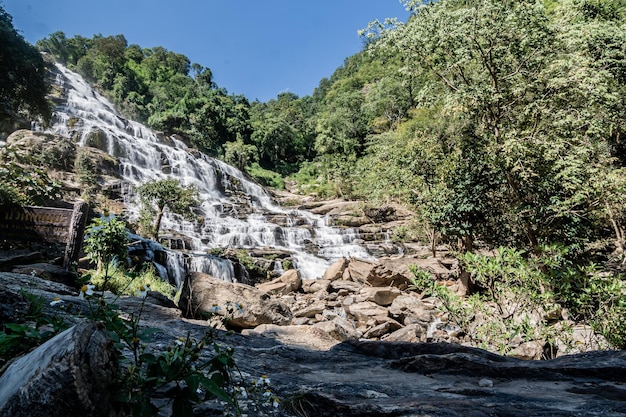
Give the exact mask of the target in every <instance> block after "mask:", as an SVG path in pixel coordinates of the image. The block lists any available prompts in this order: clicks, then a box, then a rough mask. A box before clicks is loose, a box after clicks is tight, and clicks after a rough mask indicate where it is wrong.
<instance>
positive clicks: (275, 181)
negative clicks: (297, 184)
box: [248, 162, 285, 190]
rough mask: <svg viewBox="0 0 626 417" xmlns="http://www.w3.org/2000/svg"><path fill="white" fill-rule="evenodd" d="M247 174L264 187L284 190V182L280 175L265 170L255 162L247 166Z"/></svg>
mask: <svg viewBox="0 0 626 417" xmlns="http://www.w3.org/2000/svg"><path fill="white" fill-rule="evenodd" d="M248 174H250V176H251V177H252V178H254V179H255V180H256V181H258V182H259V184H261V185H263V186H265V187H270V188H276V189H278V190H283V189H285V180H284V178H283V177H282V176H281V175H280V174H278V173H276V172H274V171H270V170H268V169H265V168H263V167H261V166H260V165H259V164H258V163H256V162H255V163H253V164H252V165H250V166H249V168H248Z"/></svg>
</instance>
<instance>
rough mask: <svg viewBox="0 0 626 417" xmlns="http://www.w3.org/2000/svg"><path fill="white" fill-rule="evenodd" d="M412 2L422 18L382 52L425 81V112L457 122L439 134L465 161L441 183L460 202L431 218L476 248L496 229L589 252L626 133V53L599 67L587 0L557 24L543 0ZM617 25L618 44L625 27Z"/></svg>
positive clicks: (566, 7)
mask: <svg viewBox="0 0 626 417" xmlns="http://www.w3.org/2000/svg"><path fill="white" fill-rule="evenodd" d="M409 3H412V4H413V6H414V7H416V10H417V12H416V13H415V15H414V17H413V18H412V19H410V20H409V22H408V23H407V24H406V25H404V26H400V27H399V28H398V29H396V30H393V31H388V32H384V34H383V35H382V37H381V38H379V40H378V41H376V42H373V45H374V47H375V48H392V49H393V50H395V51H396V53H398V54H400V55H401V56H402V59H403V62H404V68H403V69H402V70H403V72H404V73H405V74H411V75H412V76H414V77H416V78H419V79H422V80H424V83H423V86H422V89H421V92H420V93H419V94H418V95H417V96H418V97H419V98H420V100H418V103H417V104H418V105H419V106H421V107H424V108H436V109H438V114H437V115H436V116H435V117H437V118H446V119H449V120H457V121H458V123H455V124H454V125H453V127H454V129H455V130H454V131H450V130H438V129H437V130H435V131H433V132H431V134H434V135H436V136H444V137H447V138H448V145H449V152H450V154H451V155H454V158H456V161H457V162H456V163H454V164H452V165H450V167H451V168H452V169H451V170H450V171H448V172H447V173H442V174H443V178H444V181H443V184H445V190H447V192H452V194H451V195H452V198H450V199H447V203H446V205H444V206H441V205H440V206H439V207H440V208H437V206H433V208H432V209H433V211H432V212H431V213H430V215H431V217H432V218H433V219H437V218H440V219H446V223H447V224H446V228H447V230H449V231H453V230H456V232H455V233H457V234H459V235H460V236H466V237H467V238H468V240H467V241H468V243H470V242H471V241H472V240H473V239H474V238H476V237H478V238H481V239H484V240H487V239H489V238H490V237H491V236H490V234H491V235H492V234H493V233H492V232H489V231H490V230H506V231H507V233H509V236H510V239H512V240H513V241H515V242H517V243H521V241H522V238H525V240H526V241H527V244H529V245H530V246H531V247H532V248H537V247H538V245H539V244H540V243H548V242H551V241H560V242H563V243H569V244H571V243H581V242H584V241H585V240H586V239H588V238H589V236H590V232H591V231H592V230H593V229H594V221H595V218H596V216H597V213H596V212H597V209H596V207H597V205H594V203H593V199H592V198H591V196H590V194H591V193H592V187H590V184H591V182H592V181H593V178H594V175H595V173H597V172H598V170H599V168H600V167H602V166H606V164H609V163H610V160H609V157H610V155H609V154H608V152H607V146H606V145H607V142H609V140H610V138H611V136H612V135H613V136H614V134H613V133H611V132H616V131H617V132H619V131H621V126H622V125H623V121H621V120H620V118H618V117H616V115H617V114H619V112H618V111H617V109H620V108H622V109H623V106H622V101H623V99H622V98H621V97H623V94H621V92H622V91H623V87H621V86H620V81H619V80H618V78H617V77H616V75H614V74H612V73H611V71H607V70H606V68H613V69H615V70H616V72H617V69H618V68H620V65H621V62H623V57H624V53H623V51H621V52H619V51H617V49H618V48H612V49H611V53H612V54H613V55H612V58H613V60H612V61H611V64H612V65H608V64H609V62H604V64H603V65H600V62H599V60H598V57H599V55H598V53H597V51H596V48H593V47H590V45H591V44H596V43H597V41H596V40H597V38H598V37H600V38H603V39H605V36H604V35H602V36H601V34H603V33H604V34H606V33H607V31H606V30H604V32H601V31H600V30H599V29H600V26H601V25H598V24H597V23H594V22H589V21H588V19H587V18H585V16H584V13H582V12H581V10H582V9H584V7H583V6H584V5H585V4H587V3H589V2H585V1H564V2H562V6H559V7H557V8H556V9H555V12H554V14H553V15H549V14H548V13H547V11H546V9H545V8H544V7H543V5H542V3H541V2H539V1H537V2H526V1H495V0H485V1H478V2H467V1H463V0H440V1H437V2H429V4H422V2H409ZM581 8H582V9H581ZM612 23H613V25H614V26H616V27H618V28H620V29H617V30H614V31H613V32H612V33H611V34H609V36H608V39H610V42H608V43H609V44H611V45H613V44H615V45H618V44H620V40H621V39H622V36H623V34H624V31H623V27H624V25H623V24H621V23H620V24H617V25H615V24H616V23H617V22H612ZM602 27H603V28H604V29H606V26H602ZM590 33H591V34H593V35H590ZM605 43H606V39H605ZM594 51H595V55H594ZM616 58H617V59H616ZM622 114H623V113H622ZM446 129H447V128H446ZM468 209H469V211H468ZM464 212H465V213H467V214H468V215H467V216H458V214H460V213H464ZM452 213H456V214H457V215H456V216H451V214H452ZM442 226H443V224H442Z"/></svg>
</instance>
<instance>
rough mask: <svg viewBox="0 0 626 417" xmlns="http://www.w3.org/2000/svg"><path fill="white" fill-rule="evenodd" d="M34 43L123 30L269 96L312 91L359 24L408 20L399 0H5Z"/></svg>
mask: <svg viewBox="0 0 626 417" xmlns="http://www.w3.org/2000/svg"><path fill="white" fill-rule="evenodd" d="M0 4H2V5H3V7H4V9H5V10H6V11H7V12H8V13H9V14H10V15H12V16H13V25H14V26H15V28H16V29H17V30H19V31H20V32H21V34H22V35H23V36H24V38H25V39H26V40H27V41H29V42H30V43H33V44H34V43H35V42H36V41H37V40H39V39H41V38H44V37H46V36H48V35H49V34H51V33H53V32H55V31H57V30H60V31H63V32H65V34H66V36H68V37H71V36H74V35H82V36H85V37H91V36H93V35H94V34H98V33H100V34H102V35H104V36H108V35H117V34H123V35H124V36H125V37H126V39H127V41H128V43H129V44H132V43H136V44H138V45H140V46H142V47H146V48H151V47H154V46H163V47H165V48H166V49H168V50H171V51H174V52H177V53H181V54H184V55H186V56H187V57H189V59H190V60H191V62H192V63H193V62H197V63H198V64H200V65H203V66H205V67H209V68H210V69H211V71H212V72H213V77H214V80H215V82H217V84H218V85H219V86H220V87H224V88H226V89H227V90H228V92H229V93H232V94H244V95H245V96H246V97H247V98H248V99H250V100H255V99H258V100H260V101H267V100H269V99H271V98H275V97H276V95H277V94H279V93H281V92H285V91H289V92H292V93H295V94H297V95H298V96H305V95H310V94H312V93H313V90H314V88H315V87H317V85H318V83H319V81H320V80H321V79H322V78H324V77H329V76H330V75H332V73H333V71H334V70H335V69H336V68H337V67H339V66H340V65H342V63H343V61H344V59H345V58H347V57H348V56H350V55H353V54H355V53H356V52H358V51H359V50H361V47H362V40H361V39H360V38H359V37H358V35H357V31H358V30H359V29H362V28H364V27H366V26H367V24H368V22H370V21H372V20H375V19H379V20H383V19H385V18H387V17H397V18H398V19H400V20H403V21H406V19H407V17H408V12H406V11H405V10H404V7H403V6H402V4H401V3H400V1H399V0H239V1H234V0H0Z"/></svg>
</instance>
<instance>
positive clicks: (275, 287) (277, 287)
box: [256, 269, 302, 295]
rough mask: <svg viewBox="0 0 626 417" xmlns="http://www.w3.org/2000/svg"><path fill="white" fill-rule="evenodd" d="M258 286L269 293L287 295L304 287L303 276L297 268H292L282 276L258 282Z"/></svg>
mask: <svg viewBox="0 0 626 417" xmlns="http://www.w3.org/2000/svg"><path fill="white" fill-rule="evenodd" d="M256 287H257V288H258V289H260V290H261V291H263V292H266V293H268V294H272V295H287V294H289V293H290V292H295V291H298V290H300V289H301V288H302V278H300V273H299V272H298V271H297V270H295V269H290V270H288V271H287V272H285V273H284V274H283V275H281V276H280V277H278V278H276V279H274V280H272V281H268V282H264V283H261V284H257V285H256Z"/></svg>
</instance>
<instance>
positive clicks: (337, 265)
mask: <svg viewBox="0 0 626 417" xmlns="http://www.w3.org/2000/svg"><path fill="white" fill-rule="evenodd" d="M347 267H348V260H347V259H346V258H341V259H338V260H336V261H335V262H334V263H333V264H332V265H331V266H330V267H329V268H328V269H327V270H326V272H324V276H323V277H322V279H325V280H329V281H335V280H338V279H342V278H343V273H344V271H345V270H346V268H347Z"/></svg>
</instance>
